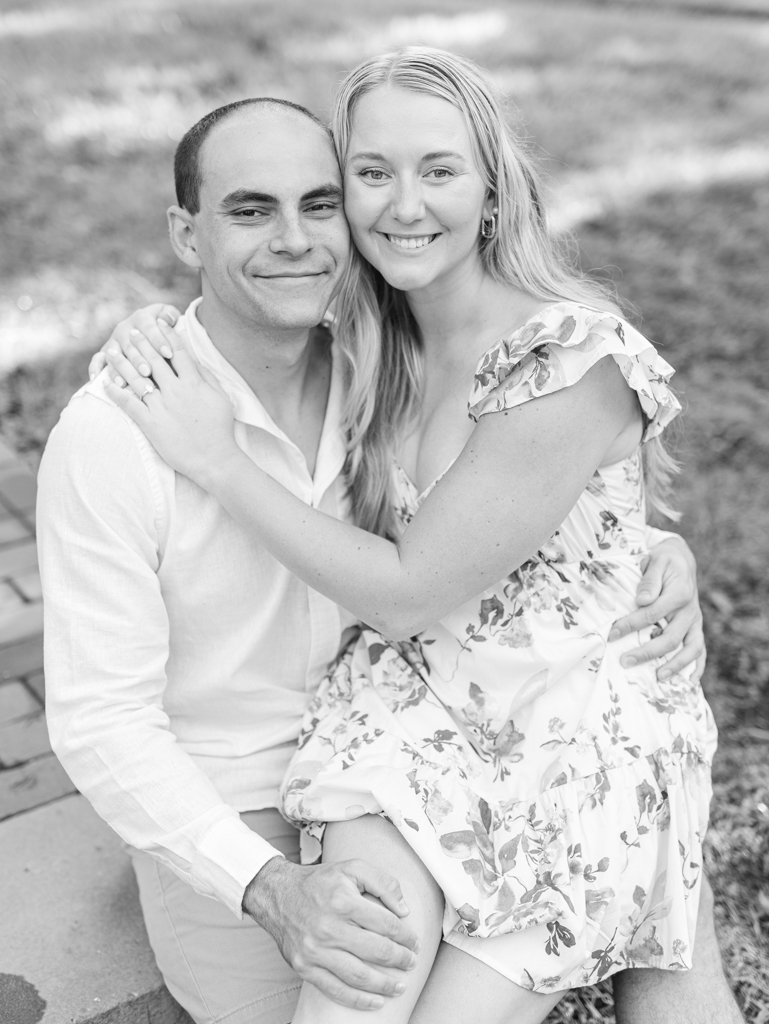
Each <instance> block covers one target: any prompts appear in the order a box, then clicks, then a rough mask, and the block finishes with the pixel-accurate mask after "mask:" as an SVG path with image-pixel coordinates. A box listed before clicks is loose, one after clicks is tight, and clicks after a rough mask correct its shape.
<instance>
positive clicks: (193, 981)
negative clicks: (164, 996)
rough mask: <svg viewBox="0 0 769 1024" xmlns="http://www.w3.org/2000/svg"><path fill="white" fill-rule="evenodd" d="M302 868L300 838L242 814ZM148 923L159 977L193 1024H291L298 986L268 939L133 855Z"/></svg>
mask: <svg viewBox="0 0 769 1024" xmlns="http://www.w3.org/2000/svg"><path fill="white" fill-rule="evenodd" d="M241 818H242V819H243V821H244V822H245V823H246V824H247V825H248V827H249V828H250V829H252V830H253V831H254V832H257V833H258V834H259V835H260V836H262V837H263V838H264V839H266V840H267V841H268V842H270V843H271V844H272V845H273V846H274V847H276V849H278V850H280V851H281V853H284V854H285V855H286V856H287V857H288V858H289V859H290V860H293V861H295V862H297V863H298V862H299V833H298V832H297V830H296V829H294V828H292V827H291V825H289V824H288V823H287V822H286V821H284V820H283V818H281V816H280V815H279V814H278V812H277V811H276V810H272V809H270V810H264V811H249V812H247V813H245V814H242V815H241ZM130 852H131V857H132V860H133V865H134V870H135V872H136V878H137V881H138V883H139V896H140V899H141V905H142V911H143V913H144V921H145V924H146V926H147V933H148V935H149V939H150V945H151V946H152V950H153V952H154V954H155V959H156V960H157V963H158V967H159V968H160V972H161V974H162V975H163V978H164V980H165V983H166V985H167V986H168V989H169V991H170V992H171V994H172V995H173V997H174V998H175V999H176V1000H177V1002H179V1003H180V1004H181V1005H182V1006H183V1007H184V1008H185V1010H187V1012H188V1013H189V1014H190V1016H191V1017H192V1018H193V1019H194V1020H195V1022H196V1024H289V1022H290V1021H291V1018H292V1016H293V1013H294V1009H295V1007H296V1003H297V999H298V998H299V989H300V986H301V982H300V981H299V978H298V977H297V975H296V974H295V973H294V972H293V970H292V969H291V968H290V967H289V965H288V964H287V963H286V961H285V960H284V959H283V957H282V956H281V955H280V953H279V952H278V947H277V946H276V945H275V942H274V940H273V939H272V937H271V936H270V935H268V934H267V932H266V931H264V929H263V928H261V927H260V926H259V925H258V924H256V922H255V921H253V920H252V919H251V918H250V917H244V918H243V920H242V921H239V920H238V919H237V918H236V917H234V915H233V914H232V913H231V912H230V911H229V910H227V909H226V908H225V907H224V906H223V905H222V904H221V903H219V902H218V901H217V900H213V899H209V898H208V897H206V896H200V895H199V894H198V893H196V892H195V891H194V889H192V888H191V887H190V886H189V885H187V883H186V882H183V881H182V880H181V879H180V878H179V877H178V876H177V875H175V874H174V873H173V871H171V870H170V868H167V867H165V865H163V864H160V863H159V862H158V861H156V860H155V859H154V858H152V857H150V856H149V855H148V854H146V853H140V852H139V851H137V850H131V851H130Z"/></svg>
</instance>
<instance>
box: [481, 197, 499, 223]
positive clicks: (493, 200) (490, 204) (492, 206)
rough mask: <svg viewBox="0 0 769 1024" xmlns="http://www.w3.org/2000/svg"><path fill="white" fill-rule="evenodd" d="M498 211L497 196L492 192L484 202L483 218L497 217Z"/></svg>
mask: <svg viewBox="0 0 769 1024" xmlns="http://www.w3.org/2000/svg"><path fill="white" fill-rule="evenodd" d="M498 213H499V208H498V206H497V197H496V196H495V195H493V194H492V193H489V194H488V195H487V196H486V200H485V202H484V204H483V220H491V218H492V217H496V215H497V214H498Z"/></svg>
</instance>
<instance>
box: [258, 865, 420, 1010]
mask: <svg viewBox="0 0 769 1024" xmlns="http://www.w3.org/2000/svg"><path fill="white" fill-rule="evenodd" d="M366 894H369V895H370V896H374V897H376V899H374V900H371V899H367V898H366ZM243 909H244V911H245V912H246V913H247V914H249V915H250V916H251V917H252V918H253V919H254V920H255V921H256V922H257V923H258V924H260V925H261V926H262V927H263V928H265V929H266V930H267V931H268V932H269V933H270V934H271V935H272V937H273V938H274V939H275V941H276V943H277V944H278V948H279V949H280V951H281V953H282V954H283V956H284V957H285V959H286V960H287V961H288V963H289V964H291V966H292V967H293V968H294V970H295V971H296V973H297V974H298V975H299V977H300V978H301V979H302V980H303V981H308V982H310V984H312V985H315V987H316V988H318V989H320V990H321V992H324V993H325V994H326V995H327V996H328V997H329V998H330V999H333V1000H334V1001H335V1002H337V1003H341V1005H343V1006H351V1007H355V1008H356V1009H359V1010H376V1009H378V1008H379V1007H381V1006H382V1005H384V998H383V997H385V996H388V997H393V996H398V995H401V993H402V992H403V991H404V988H405V986H404V985H403V982H402V981H401V980H399V978H398V976H397V975H395V976H393V975H392V974H388V973H385V972H383V971H380V970H377V968H378V967H390V968H397V969H398V970H403V971H409V970H411V969H412V968H413V967H415V966H416V962H417V960H416V955H415V954H416V952H417V950H418V941H417V937H416V935H415V933H414V932H413V931H412V930H411V929H410V928H409V927H408V926H407V925H406V923H405V921H403V920H401V919H402V918H404V917H405V916H406V915H407V914H408V912H409V911H408V907H407V906H406V903H405V901H404V899H403V895H402V893H401V889H400V886H399V884H398V882H397V881H396V880H395V879H394V878H391V877H390V876H389V875H386V874H384V873H383V872H381V871H379V870H378V869H376V868H373V867H371V865H369V864H366V863H365V861H362V860H350V861H344V862H342V863H337V864H319V865H317V866H313V867H300V866H299V865H297V864H292V863H291V862H290V861H288V860H284V859H283V858H282V857H274V858H273V859H272V860H270V861H268V862H267V863H266V864H265V865H264V867H263V868H262V869H261V871H259V872H258V874H257V875H255V876H254V878H253V879H252V880H251V882H250V883H249V885H248V887H247V889H246V892H245V895H244V897H243Z"/></svg>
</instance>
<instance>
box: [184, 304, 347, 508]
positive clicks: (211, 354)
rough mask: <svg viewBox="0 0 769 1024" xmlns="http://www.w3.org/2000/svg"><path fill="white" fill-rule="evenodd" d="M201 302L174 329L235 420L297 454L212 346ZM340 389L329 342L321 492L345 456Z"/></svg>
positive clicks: (318, 467)
mask: <svg viewBox="0 0 769 1024" xmlns="http://www.w3.org/2000/svg"><path fill="white" fill-rule="evenodd" d="M202 301H203V298H202V296H199V297H198V298H197V299H194V300H193V301H192V302H191V303H190V304H189V306H188V307H187V309H186V310H185V312H184V314H183V316H182V317H181V318H180V319H179V321H178V323H177V325H176V330H177V331H178V332H179V333H180V334H183V335H185V336H186V338H187V340H188V342H189V346H190V348H191V349H192V352H193V354H194V356H195V358H196V359H197V361H198V362H199V363H200V365H201V366H205V367H206V369H207V370H210V371H211V373H213V375H214V376H215V377H216V379H217V380H218V381H219V383H220V384H221V386H222V388H223V390H224V392H225V394H226V395H227V397H228V398H229V399H230V401H231V402H232V406H233V409H234V410H235V419H236V420H239V421H240V422H241V423H247V424H249V425H251V426H253V427H258V428H259V429H261V430H265V431H267V433H268V434H271V435H272V436H273V437H276V438H279V439H280V440H281V441H283V442H284V443H285V444H287V445H289V446H290V447H291V448H294V449H296V451H299V449H298V448H297V446H296V445H295V444H294V442H293V441H292V440H291V438H290V437H288V436H287V435H286V434H285V433H284V432H283V431H282V430H281V429H280V427H279V426H278V425H277V424H276V423H275V421H274V420H273V419H272V417H271V416H270V414H269V413H268V412H267V410H266V409H265V408H264V406H263V405H262V403H261V402H260V401H259V399H258V398H257V396H256V395H255V394H254V392H253V391H252V390H251V388H250V387H249V386H248V384H247V383H246V382H245V380H244V379H243V378H242V377H241V375H240V374H239V373H238V371H237V370H236V369H235V367H234V366H233V365H232V364H231V363H229V362H227V360H226V359H225V358H224V356H223V355H222V354H221V352H220V351H219V349H218V348H217V347H216V345H214V343H213V341H212V340H211V338H210V336H209V334H208V331H207V330H206V329H205V327H204V326H203V325H202V324H201V322H200V320H199V319H198V316H197V311H198V307H199V306H200V303H201V302H202ZM324 322H325V321H324ZM344 390H345V388H344V380H343V375H342V366H341V359H340V358H339V352H338V349H337V345H336V343H333V344H332V346H331V385H330V388H329V394H328V403H327V405H326V415H325V418H324V420H323V429H322V432H321V438H320V446H319V448H318V458H317V460H316V467H315V485H316V488H322V490H325V488H326V487H327V486H328V485H329V484H330V483H331V482H332V481H333V479H334V478H335V477H336V476H338V474H339V473H340V472H341V469H342V466H343V465H344V460H345V456H346V445H345V440H344V436H343V433H342V425H341V423H342V403H343V401H344Z"/></svg>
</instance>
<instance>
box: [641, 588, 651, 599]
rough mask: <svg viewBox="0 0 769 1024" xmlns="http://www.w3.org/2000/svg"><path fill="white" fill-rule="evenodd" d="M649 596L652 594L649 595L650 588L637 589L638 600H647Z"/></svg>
mask: <svg viewBox="0 0 769 1024" xmlns="http://www.w3.org/2000/svg"><path fill="white" fill-rule="evenodd" d="M651 596H652V595H651V591H650V590H639V591H638V600H639V601H648V600H649V598H650V597H651Z"/></svg>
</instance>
